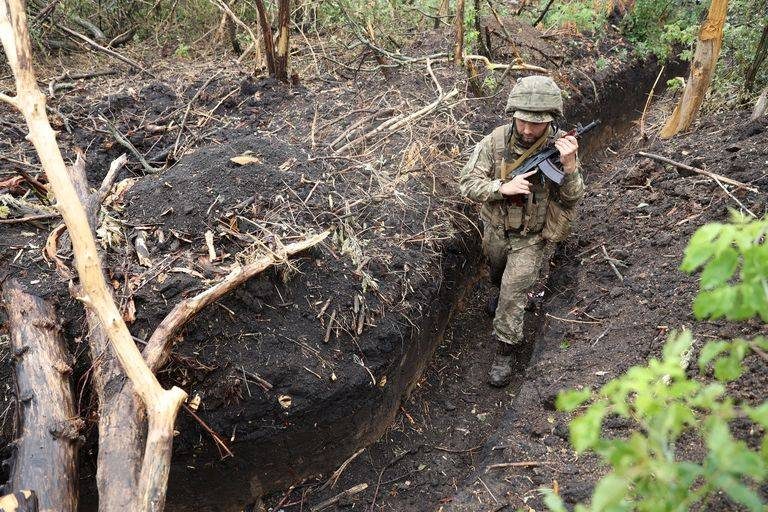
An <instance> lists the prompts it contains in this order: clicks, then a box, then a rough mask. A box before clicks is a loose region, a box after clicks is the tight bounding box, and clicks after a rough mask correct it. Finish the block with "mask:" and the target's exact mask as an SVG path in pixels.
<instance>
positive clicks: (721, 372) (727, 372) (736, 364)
mask: <svg viewBox="0 0 768 512" xmlns="http://www.w3.org/2000/svg"><path fill="white" fill-rule="evenodd" d="M743 372H744V368H743V367H742V365H741V360H740V359H738V358H736V357H733V355H731V356H729V357H721V358H720V359H718V360H717V361H715V378H716V379H717V380H719V381H720V382H730V381H732V380H736V379H738V378H739V377H741V374H742V373H743Z"/></svg>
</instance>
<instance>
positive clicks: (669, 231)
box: [444, 103, 768, 511]
mask: <svg viewBox="0 0 768 512" xmlns="http://www.w3.org/2000/svg"><path fill="white" fill-rule="evenodd" d="M665 107H666V108H664V107H662V108H660V109H659V110H657V112H656V114H657V117H659V116H662V117H663V116H665V115H666V114H667V113H668V111H669V107H668V103H666V104H665ZM744 119H748V113H747V112H743V111H741V112H738V111H737V112H730V113H725V114H721V115H711V116H707V117H705V118H703V119H702V120H701V121H700V122H699V123H698V124H697V125H696V126H695V127H694V129H693V130H692V131H691V132H689V133H687V134H684V135H682V136H679V137H677V138H675V139H673V140H671V141H667V142H663V141H653V142H651V143H649V144H647V145H644V147H643V148H642V149H643V150H645V151H648V152H652V153H658V154H662V155H664V156H667V157H669V158H672V159H674V160H677V161H680V162H683V163H688V164H689V165H695V166H698V167H703V168H707V169H710V170H712V171H715V172H718V173H721V174H724V175H726V176H728V177H731V178H733V179H736V180H739V181H742V182H745V183H749V184H751V185H752V186H754V187H756V188H758V189H759V190H760V191H761V194H753V193H747V192H744V191H737V190H734V191H733V193H734V195H736V196H737V197H739V199H740V200H741V201H742V203H744V204H745V205H746V206H747V207H748V208H750V209H751V210H752V211H753V212H754V213H755V214H756V215H758V216H762V215H764V214H765V213H766V203H765V195H764V194H765V192H766V191H768V174H767V173H766V171H767V169H766V166H765V162H766V161H767V160H766V159H767V158H768V131H766V129H767V128H768V121H767V120H765V119H763V120H759V121H757V122H755V123H747V122H744ZM636 149H638V145H637V143H636V142H635V141H634V140H633V141H631V142H630V143H629V145H628V146H626V147H625V148H624V149H623V150H622V151H621V153H620V154H619V156H618V157H607V158H605V159H603V160H602V162H601V163H600V164H599V165H598V167H597V169H599V172H595V173H592V174H590V176H589V178H590V179H589V180H588V189H589V195H588V196H587V197H586V198H585V201H584V203H583V204H582V206H581V215H580V222H579V227H578V229H577V231H576V233H575V235H574V236H572V237H571V239H570V240H569V241H567V242H566V243H565V244H563V246H562V247H561V248H560V251H559V252H558V254H557V255H556V258H555V260H554V268H553V269H552V270H551V275H552V277H551V278H550V280H549V282H548V287H549V289H550V290H549V293H548V296H547V300H546V302H545V303H544V305H543V311H544V312H545V315H547V316H546V318H544V321H543V322H542V324H541V327H540V331H539V334H538V336H537V340H536V346H535V352H534V356H533V359H532V361H531V365H530V366H529V367H528V369H527V371H526V379H525V384H524V385H523V387H522V388H521V390H520V392H519V394H518V395H517V397H516V399H515V401H514V403H513V405H512V407H510V408H509V409H508V410H507V412H506V414H505V417H504V418H503V420H502V422H501V428H499V430H498V431H497V432H496V433H495V434H494V435H493V436H491V438H490V439H489V441H488V442H487V443H486V444H485V446H484V448H483V450H482V453H481V454H480V455H479V459H480V461H481V462H479V463H478V465H477V472H475V473H473V475H472V476H471V477H470V478H469V479H467V480H466V481H465V482H464V483H463V484H462V485H461V486H460V487H461V489H460V490H459V491H458V492H457V493H455V494H453V496H452V498H450V504H448V505H446V506H445V507H444V510H446V511H448V510H467V511H469V510H472V511H479V510H484V511H485V510H498V508H497V507H498V504H497V503H496V502H495V500H494V497H495V499H496V500H499V503H509V504H510V505H511V506H512V507H523V506H528V507H533V508H534V509H540V508H541V507H543V505H542V503H541V500H540V498H539V495H538V493H537V491H536V489H537V488H538V487H541V486H550V487H551V486H552V485H554V482H558V483H559V487H560V492H561V494H562V496H563V498H564V499H565V500H566V502H567V503H569V504H573V503H576V502H584V501H586V500H588V498H589V496H590V494H591V491H592V487H593V485H594V483H595V482H596V480H597V478H598V477H599V475H600V474H601V473H602V472H603V471H604V469H603V468H601V467H600V466H599V465H598V464H597V462H596V460H595V459H594V458H593V457H590V456H587V457H584V456H581V457H576V454H575V453H574V452H573V451H572V449H571V448H570V447H569V444H568V440H567V437H568V430H567V421H568V418H569V416H568V415H566V414H563V413H559V412H556V411H555V409H554V399H555V396H556V394H557V392H558V391H559V390H562V389H569V388H574V387H577V386H590V387H593V388H595V387H598V386H600V385H602V384H604V383H605V382H607V381H608V380H609V379H611V378H613V377H615V376H617V375H618V374H620V373H622V372H624V371H626V370H627V369H628V368H629V367H630V366H632V365H636V364H644V363H645V362H646V361H647V360H648V359H649V358H651V357H657V356H659V355H660V351H661V347H662V345H663V342H664V340H665V339H666V335H667V333H668V332H669V331H671V330H674V329H680V328H682V327H688V328H691V329H692V330H693V332H694V336H695V339H696V344H695V347H696V348H700V347H701V345H702V344H703V343H704V342H706V341H707V340H709V339H713V338H725V339H731V338H735V337H739V336H754V335H757V334H763V335H764V334H766V332H768V330H767V329H766V326H765V325H761V324H760V323H759V322H754V321H753V322H748V323H742V324H734V323H729V322H725V321H718V322H700V321H696V320H695V318H694V317H693V315H692V313H691V303H692V300H693V298H694V296H695V293H696V291H697V289H698V285H697V279H696V277H695V276H687V275H685V274H683V273H682V272H680V271H679V270H677V267H678V266H679V264H680V261H681V260H682V254H683V249H684V248H685V246H686V243H687V241H688V239H689V238H690V236H691V234H692V233H693V231H694V230H695V229H696V228H697V227H698V226H701V225H702V224H704V223H706V222H713V221H724V220H727V219H728V208H737V209H738V206H737V205H736V204H735V202H733V201H732V200H731V199H730V198H729V197H728V196H727V195H726V194H725V193H724V192H722V191H721V190H720V189H719V188H718V187H717V185H716V184H715V183H713V182H712V181H710V180H706V179H701V177H700V176H698V175H693V176H686V175H683V174H681V173H680V172H678V171H677V170H675V169H672V168H668V167H664V166H662V165H659V164H657V163H655V162H652V161H650V160H648V159H644V158H639V157H636V156H633V155H634V153H635V150H636ZM603 246H605V248H606V250H607V251H608V253H609V254H610V255H611V256H612V257H615V258H617V259H619V260H622V261H624V262H625V263H626V264H627V267H626V268H623V267H622V268H621V270H620V272H621V274H622V276H623V278H624V281H623V282H621V281H620V280H619V279H618V277H617V276H616V275H615V273H614V272H613V271H612V269H611V268H610V267H609V265H608V264H607V262H606V260H605V258H604V257H603V255H602V247H603ZM746 366H747V368H748V369H749V371H748V373H747V374H746V375H745V376H744V377H743V379H742V380H741V381H739V383H738V384H737V385H735V386H733V391H734V394H735V396H736V397H737V399H742V400H746V401H747V402H749V403H752V404H756V403H760V401H762V400H763V399H764V397H765V390H766V389H768V371H766V366H765V362H764V361H763V360H761V359H760V358H758V357H750V358H748V359H747V360H746ZM629 428H632V425H631V424H629V423H627V422H623V421H618V420H617V421H609V422H607V423H606V434H608V435H616V436H621V435H623V433H624V432H626V431H627V429H629ZM737 430H738V433H739V435H741V436H742V437H743V438H745V439H746V440H747V441H749V442H754V441H755V440H758V439H759V438H760V437H761V436H762V433H761V432H757V431H751V432H750V431H746V430H744V429H737ZM494 447H504V448H503V449H494ZM681 450H683V452H684V453H685V454H686V456H691V457H694V458H696V457H701V456H702V454H701V448H700V446H698V445H697V444H696V443H694V444H689V445H683V446H681ZM518 461H533V462H536V463H537V465H535V466H532V467H530V468H519V467H518V468H514V469H509V468H507V469H492V470H490V471H489V472H487V473H486V470H485V468H487V467H489V466H490V465H492V464H498V463H507V462H518ZM481 478H482V480H483V481H482V482H481V481H480V480H481ZM486 487H487V488H486ZM489 492H491V493H493V497H492V496H490V495H489ZM716 501H717V503H713V504H711V505H712V506H713V508H712V510H728V509H734V508H735V507H734V505H733V504H731V503H728V502H727V500H726V499H725V498H722V497H720V498H718V500H716Z"/></svg>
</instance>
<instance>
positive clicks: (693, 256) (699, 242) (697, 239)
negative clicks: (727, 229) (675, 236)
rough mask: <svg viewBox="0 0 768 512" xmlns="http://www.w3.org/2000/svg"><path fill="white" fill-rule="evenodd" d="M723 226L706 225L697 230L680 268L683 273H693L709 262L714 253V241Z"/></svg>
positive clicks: (689, 243) (686, 249)
mask: <svg viewBox="0 0 768 512" xmlns="http://www.w3.org/2000/svg"><path fill="white" fill-rule="evenodd" d="M722 228H723V224H706V225H704V226H702V227H700V228H699V229H698V230H696V233H694V234H693V236H692V237H691V241H690V242H688V246H687V247H686V248H685V257H684V258H683V263H682V265H681V266H680V270H682V271H683V272H687V273H689V274H690V273H691V272H694V271H695V270H696V269H698V268H699V267H700V266H702V265H704V263H706V262H707V260H709V259H710V258H711V257H712V256H713V253H714V247H713V245H712V243H711V242H712V240H714V239H715V237H717V236H718V235H719V234H720V231H721V229H722Z"/></svg>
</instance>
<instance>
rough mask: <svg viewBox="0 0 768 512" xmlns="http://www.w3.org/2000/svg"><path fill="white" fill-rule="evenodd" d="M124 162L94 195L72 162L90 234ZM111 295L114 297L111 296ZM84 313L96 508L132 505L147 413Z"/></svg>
mask: <svg viewBox="0 0 768 512" xmlns="http://www.w3.org/2000/svg"><path fill="white" fill-rule="evenodd" d="M124 163H125V158H123V157H121V158H120V159H118V160H116V161H115V162H114V163H113V165H112V167H111V168H110V172H109V173H108V174H107V177H105V178H104V182H103V183H102V185H101V187H99V190H98V191H97V192H95V193H93V194H91V193H90V192H89V190H88V179H87V177H86V173H85V160H84V159H83V157H82V155H78V158H77V161H76V162H75V165H74V166H72V167H70V168H68V170H69V177H70V179H71V180H72V184H73V185H74V187H75V191H76V192H77V195H78V197H79V198H80V201H81V202H82V203H83V204H84V205H86V215H87V217H88V224H89V227H90V229H91V233H95V232H96V228H97V219H98V214H99V210H100V209H101V203H102V202H103V200H104V197H106V194H107V193H108V191H109V188H110V187H111V183H112V181H113V180H114V177H115V176H116V174H117V170H119V168H120V167H122V165H123V164H124ZM102 275H103V272H102ZM104 279H106V276H104ZM110 293H112V290H110ZM112 297H113V300H114V295H112ZM85 317H86V322H87V324H88V331H89V334H88V344H89V346H90V349H91V354H92V360H93V361H94V365H93V386H94V389H95V391H96V394H97V396H98V398H99V452H98V456H97V462H96V486H97V489H98V493H99V510H100V511H101V512H110V511H112V510H130V509H131V507H133V506H134V501H133V500H134V499H135V495H136V493H137V490H138V487H139V475H140V473H141V460H142V448H143V444H144V436H145V435H146V427H145V422H146V416H145V415H144V409H143V407H141V402H140V400H139V399H138V397H137V396H136V394H135V393H134V391H133V388H132V387H129V388H128V389H127V390H125V391H124V392H123V389H124V386H125V385H126V376H125V373H124V372H123V370H122V369H121V367H120V362H119V361H118V359H117V355H116V354H115V351H114V349H113V348H112V346H111V345H110V343H109V337H108V336H107V333H106V331H105V330H104V328H103V327H102V325H101V321H100V320H99V317H98V315H96V313H95V312H94V311H93V310H92V309H91V308H86V311H85ZM134 417H136V420H135V421H134V420H133V418H134Z"/></svg>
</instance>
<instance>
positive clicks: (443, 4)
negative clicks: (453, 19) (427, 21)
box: [435, 0, 449, 28]
mask: <svg viewBox="0 0 768 512" xmlns="http://www.w3.org/2000/svg"><path fill="white" fill-rule="evenodd" d="M448 1H449V0H440V7H438V9H437V18H435V28H440V21H441V20H442V19H443V18H445V17H446V16H448V7H449V5H448Z"/></svg>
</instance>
